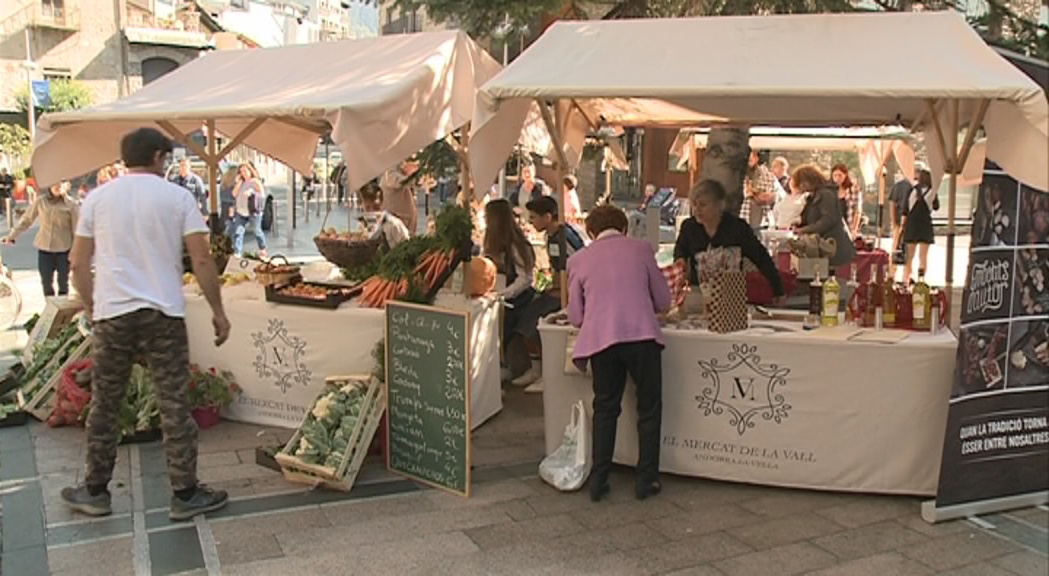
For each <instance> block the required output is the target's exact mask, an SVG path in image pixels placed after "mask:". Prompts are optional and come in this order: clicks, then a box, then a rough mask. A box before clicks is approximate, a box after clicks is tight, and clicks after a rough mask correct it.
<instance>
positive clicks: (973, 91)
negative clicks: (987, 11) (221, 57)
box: [470, 12, 1049, 494]
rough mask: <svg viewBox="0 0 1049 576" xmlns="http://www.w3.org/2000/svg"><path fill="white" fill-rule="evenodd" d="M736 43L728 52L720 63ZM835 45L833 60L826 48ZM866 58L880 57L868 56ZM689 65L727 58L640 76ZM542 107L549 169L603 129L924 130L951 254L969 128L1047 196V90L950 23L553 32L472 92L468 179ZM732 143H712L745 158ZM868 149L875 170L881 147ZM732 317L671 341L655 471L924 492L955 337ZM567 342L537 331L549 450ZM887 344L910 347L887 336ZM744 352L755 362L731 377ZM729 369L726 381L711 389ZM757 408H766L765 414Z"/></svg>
mask: <svg viewBox="0 0 1049 576" xmlns="http://www.w3.org/2000/svg"><path fill="white" fill-rule="evenodd" d="M911 34H913V35H918V36H922V37H927V38H935V39H936V41H935V42H934V43H933V44H931V45H930V46H931V48H929V49H928V50H922V51H920V52H919V53H915V52H914V51H913V50H912V49H911V48H910V47H907V46H905V45H902V44H901V45H899V46H893V45H885V43H884V41H883V40H884V38H887V37H894V36H897V35H903V36H908V35H911ZM740 38H746V39H747V42H744V43H740V42H739V39H740ZM730 45H731V46H734V47H735V49H733V50H730V51H725V50H724V47H725V46H730ZM831 45H833V46H840V47H842V49H836V50H827V46H831ZM872 45H879V46H882V47H883V48H885V50H881V51H871V50H869V46H872ZM886 50H887V51H886ZM894 50H895V52H894ZM686 53H691V54H695V53H699V54H719V56H720V57H719V58H691V59H689V58H685V59H678V60H677V61H675V67H673V68H672V69H669V68H666V67H658V66H652V63H653V62H660V61H663V60H664V59H665V58H666V55H667V54H686ZM768 53H776V54H779V55H780V56H781V57H782V58H785V59H788V60H790V61H798V62H805V63H806V69H809V70H834V71H835V73H834V74H831V75H826V74H822V75H820V74H817V75H816V76H818V80H814V79H813V78H815V76H812V75H807V74H804V73H799V72H798V70H797V69H796V68H792V67H779V68H775V67H773V68H768V67H759V68H755V67H754V62H756V61H758V60H759V59H760V56H759V55H761V54H768ZM959 61H963V62H965V63H966V66H965V67H964V68H960V67H959V66H958V65H957V62H959ZM899 62H908V66H906V67H905V68H900V67H899V66H898V63H899ZM610 70H615V73H614V74H610V73H609V71H610ZM668 70H672V72H668ZM872 79H875V80H873V81H872ZM872 82H875V83H874V84H872ZM536 109H538V110H539V113H540V114H541V115H542V116H543V120H544V122H545V125H546V127H547V131H548V133H549V135H550V137H551V140H552V141H553V143H554V144H555V145H554V146H553V154H552V156H553V157H554V159H555V160H556V162H557V163H558V166H559V168H560V169H561V170H562V171H568V170H571V169H572V168H573V167H574V166H575V165H576V164H577V163H578V161H579V158H580V154H581V150H582V147H581V146H580V145H579V143H581V142H582V138H583V137H584V135H585V133H586V132H587V131H591V132H593V131H598V130H601V129H603V128H606V127H609V126H613V127H614V126H648V125H659V126H678V127H684V126H701V127H719V126H727V127H729V128H732V129H733V130H734V132H733V134H736V133H740V132H742V133H743V134H745V133H746V129H748V128H749V127H754V126H781V127H795V128H798V127H819V126H828V125H839V126H890V125H902V126H908V127H910V128H911V130H912V131H921V132H924V134H925V142H926V144H927V147H928V149H929V153H930V164H931V167H932V172H933V180H934V181H938V180H939V178H940V176H941V175H943V174H944V173H947V174H948V176H949V179H948V182H949V185H948V188H949V191H948V214H949V221H948V232H949V238H948V244H949V246H948V254H949V255H950V254H953V253H952V252H951V246H950V245H951V244H952V241H953V234H954V231H955V226H954V203H955V195H956V187H957V182H958V179H959V177H960V176H961V174H962V167H964V166H966V164H967V161H968V159H969V157H970V156H971V154H973V149H974V147H975V146H974V144H975V142H976V138H977V136H978V134H984V135H986V139H987V144H986V157H987V158H988V159H989V160H991V161H994V162H996V163H997V164H998V165H999V166H1001V167H1002V168H1003V169H1004V170H1006V171H1007V172H1009V173H1010V174H1012V175H1013V176H1015V177H1016V178H1017V179H1018V180H1020V181H1022V182H1024V183H1025V184H1028V185H1030V186H1033V187H1035V188H1037V189H1041V190H1044V189H1046V188H1049V174H1047V173H1046V171H1045V158H1046V157H1049V105H1047V101H1046V98H1045V94H1044V92H1043V90H1042V88H1041V87H1040V86H1038V85H1036V84H1035V83H1034V82H1032V81H1031V80H1029V79H1028V78H1026V77H1024V76H1023V75H1022V74H1021V73H1019V72H1018V71H1017V70H1015V69H1014V68H1013V67H1012V66H1010V65H1009V64H1008V63H1007V62H1005V61H1004V60H1003V59H1001V58H1000V57H999V56H998V55H996V54H995V53H994V52H993V51H992V50H991V49H990V48H989V47H988V46H987V45H986V44H985V43H984V42H983V41H982V40H981V39H980V38H979V37H978V36H977V35H976V33H975V32H974V31H973V30H972V29H971V28H970V27H969V26H968V24H967V23H966V22H965V20H964V18H962V17H961V16H959V15H957V14H954V13H950V12H938V13H915V14H847V15H841V14H836V15H806V16H772V17H769V16H762V17H734V18H692V19H687V18H685V19H666V20H636V21H624V22H559V23H556V24H554V25H553V26H551V27H550V28H549V29H548V31H547V32H546V33H545V34H544V35H543V36H542V37H540V39H539V40H538V41H536V42H535V43H534V44H533V45H532V46H531V47H530V48H529V50H528V51H526V52H525V53H524V54H522V55H521V56H520V57H519V58H518V59H517V60H515V61H514V62H513V63H511V64H510V65H509V66H508V67H507V68H505V69H504V70H503V71H502V72H501V73H500V74H498V75H497V76H496V77H495V78H493V79H492V80H490V81H489V82H487V83H486V84H485V85H484V86H482V87H481V90H480V93H479V94H478V105H477V107H476V109H475V117H474V121H473V122H472V132H471V141H472V144H473V145H472V147H471V149H470V160H471V169H472V173H473V176H474V179H475V181H477V182H479V183H486V182H489V181H492V180H493V179H494V177H495V174H496V172H497V171H498V168H499V166H500V165H501V164H502V162H503V161H504V159H505V158H506V156H507V155H508V154H509V152H510V150H511V148H512V146H513V145H514V141H515V139H516V135H517V134H518V133H519V129H520V127H521V125H522V123H523V122H525V120H526V119H527V118H529V115H530V114H533V115H534V113H535V112H534V111H535V110H536ZM617 112H619V114H617ZM963 128H967V130H966V131H965V133H964V134H961V130H962V129H963ZM726 140H728V141H727V142H725V143H718V146H722V145H730V146H735V145H739V141H738V140H737V139H726ZM745 144H746V143H745V141H743V144H742V145H743V146H745ZM729 152H731V151H729ZM877 152H879V153H880V154H878V155H879V159H882V158H884V157H885V156H887V154H888V153H889V150H887V149H884V148H883V149H881V150H879V151H877ZM722 154H724V155H726V156H728V157H736V156H738V154H729V153H726V152H725V151H722ZM744 156H745V155H744ZM708 164H709V163H708ZM726 170H728V171H730V172H731V173H732V174H733V175H735V174H736V172H734V171H732V169H731V167H726ZM950 258H951V257H950V256H949V257H948V263H947V282H946V284H947V289H946V291H945V296H944V294H940V295H934V296H933V297H932V298H930V292H932V293H935V290H931V291H930V288H929V287H928V286H922V290H921V291H919V290H917V289H915V290H914V292H913V294H912V293H909V292H908V293H906V297H905V299H906V300H907V301H910V299H911V298H912V297H913V298H914V302H915V304H916V306H919V309H921V310H923V311H924V313H925V315H924V316H922V317H921V318H920V322H919V321H915V322H914V324H922V325H927V324H929V323H930V318H929V316H928V314H929V311H930V309H933V310H934V311H935V310H939V314H940V318H939V319H935V316H933V319H932V321H931V324H932V325H936V324H938V323H941V322H942V319H943V317H944V316H945V312H944V311H945V310H946V305H945V303H944V301H945V300H946V301H947V302H946V304H949V299H950V295H951V278H952V266H953V260H951V259H950ZM736 273H737V274H738V269H737V271H736ZM701 284H703V282H702V281H701ZM828 284H831V283H830V282H828V283H825V284H824V286H826V285H828ZM919 284H921V283H919ZM838 290H839V287H838V285H837V284H836V283H835V286H834V289H833V291H831V290H829V289H823V292H822V294H823V295H822V297H821V296H820V293H819V289H817V293H816V294H814V296H815V297H814V298H813V301H814V302H815V303H816V305H817V307H818V308H822V309H823V311H822V313H821V312H820V310H817V311H816V314H815V316H816V318H815V324H814V325H817V326H818V325H819V324H820V323H821V319H820V316H824V317H827V316H829V315H833V318H834V321H833V322H828V323H831V324H834V323H838V322H839V308H838V304H839V300H838V296H839V295H840V294H839V293H838ZM889 292H890V291H887V292H886V294H888V293H889ZM831 293H832V294H833V298H828V294H831ZM887 297H888V296H887ZM706 298H707V297H706V294H704V295H703V300H704V302H705V301H706ZM827 302H830V303H831V304H830V305H828V304H827ZM930 302H932V303H935V305H934V306H932V308H930ZM893 308H895V306H892V307H888V308H886V309H885V310H889V309H893ZM733 309H734V310H737V309H738V310H742V312H741V313H740V314H739V315H738V316H736V317H734V318H733V322H732V325H731V326H721V330H720V331H722V332H734V331H735V334H724V335H717V334H713V333H709V332H706V331H705V330H691V329H686V330H678V329H667V330H666V338H667V349H666V351H665V352H664V359H663V368H664V371H663V373H664V377H663V383H664V384H663V386H664V388H663V399H664V400H663V434H664V442H663V447H662V454H663V456H662V458H663V460H662V467H663V469H664V470H669V471H674V472H678V473H683V474H695V475H703V476H711V477H716V478H725V479H732V480H741V481H748V482H761V483H768V484H778V485H785V486H804V487H812V488H826V489H841V490H856V491H877V492H900V493H917V494H929V493H933V492H935V484H936V472H937V465H936V464H937V462H938V458H939V454H940V448H941V447H942V445H943V436H942V430H943V424H944V422H945V416H946V405H945V399H946V398H947V397H948V396H949V392H948V390H949V386H950V375H951V374H952V372H953V366H954V358H955V355H956V343H955V341H954V338H953V336H951V335H949V334H945V333H941V334H939V335H928V333H919V332H913V333H910V334H908V333H902V332H896V331H893V330H880V329H866V331H865V332H863V333H864V334H868V333H869V335H868V336H863V337H862V338H861V341H856V337H853V336H852V335H851V334H848V331H849V330H852V328H846V327H838V328H829V327H828V328H822V329H818V330H815V331H813V332H811V333H803V332H801V325H802V323H801V322H791V323H790V328H789V329H788V332H789V334H765V333H764V332H765V331H767V330H768V328H766V329H764V330H759V331H758V332H760V333H755V331H754V330H750V331H745V330H746V329H745V326H746V323H747V315H746V308H745V305H743V304H742V303H740V305H739V306H738V307H737V306H733ZM901 309H902V308H901ZM738 310H737V311H738ZM830 310H832V311H833V312H830ZM894 311H895V310H894ZM886 313H887V312H886ZM867 314H869V311H868V313H867ZM916 316H917V313H916ZM869 318H870V316H868V315H866V314H864V315H861V316H860V317H859V318H858V319H857V323H858V324H860V325H866V324H868V322H869ZM737 323H738V324H739V325H742V326H743V327H744V328H743V330H744V331H742V332H740V331H738V330H740V328H739V326H737ZM806 323H807V324H809V326H810V327H812V326H814V325H813V324H812V323H811V322H806ZM843 324H844V323H843ZM871 324H872V325H873V324H874V323H871ZM878 324H879V326H878V328H880V327H881V326H880V322H879V323H878ZM900 324H902V322H901V323H900ZM900 324H897V326H900ZM890 325H892V324H890V323H888V322H886V324H885V326H890ZM926 329H927V328H926ZM857 330H859V329H858V328H857ZM568 332H569V330H568V329H567V328H557V327H550V326H544V327H543V328H542V338H543V377H544V390H545V392H544V408H545V418H546V420H547V441H548V442H547V444H548V445H547V449H548V451H550V450H552V449H553V448H554V447H555V446H554V444H556V442H557V440H556V439H557V438H559V437H560V434H561V431H562V430H563V429H564V426H565V424H566V423H567V419H568V416H569V413H570V409H571V406H572V403H573V402H574V401H576V400H579V399H583V398H588V397H589V394H590V392H589V389H590V386H589V380H590V379H589V377H588V376H566V375H565V353H566V347H567V346H568ZM843 333H845V334H844V335H843ZM893 335H898V336H905V338H904V339H902V340H901V341H896V340H891V338H893V337H894V336H893ZM866 338H873V339H875V340H879V339H887V340H890V343H888V344H887V343H877V344H876V343H873V342H870V341H862V340H863V339H866ZM734 346H735V348H734ZM744 347H746V348H744ZM750 347H754V348H753V349H752V348H750ZM754 354H757V355H758V356H760V358H761V360H760V361H759V360H758V359H757V358H754V357H753V355H754ZM744 356H746V357H748V358H751V360H752V361H753V363H754V364H759V363H760V364H761V366H759V367H758V369H754V368H753V367H752V366H750V365H747V368H746V369H743V368H741V367H740V366H733V365H734V364H736V363H738V362H741V361H742V360H741V358H742V357H744ZM701 361H702V362H705V363H707V364H706V365H707V366H708V369H706V374H707V376H706V379H707V381H710V380H711V379H712V378H713V380H714V382H715V383H717V382H720V383H721V384H720V388H718V390H719V391H713V392H709V393H708V394H710V393H713V394H714V395H715V398H716V400H715V399H711V398H709V397H708V396H704V390H705V389H707V388H710V386H709V385H708V386H707V388H704V387H703V386H702V385H701V380H702V379H703V378H704V376H703V374H704V368H703V365H702V364H699V363H700V362H701ZM715 361H716V362H717V364H715ZM744 364H745V363H744ZM772 364H775V365H776V366H775V367H773V366H771V365H772ZM723 366H733V367H732V368H728V372H729V373H728V374H726V375H724V377H721V376H720V375H719V372H720V370H719V369H720V368H721V367H723ZM715 367H716V368H718V369H714V368H715ZM845 367H847V368H845ZM887 367H889V368H887ZM697 369H698V370H697ZM887 369H891V371H892V372H891V373H887V372H886V370H887ZM733 370H737V371H736V372H733ZM846 370H847V372H846ZM769 372H771V373H772V374H769ZM774 374H778V376H775V375H774ZM780 377H782V380H779V378H780ZM856 384H859V386H857V385H856ZM762 394H763V395H764V396H765V399H766V400H767V401H768V404H769V405H768V409H765V408H761V406H762V405H763V404H761V403H759V400H760V399H761V397H762ZM733 395H735V396H736V398H735V399H733V398H732V396H733ZM631 397H632V394H631V393H630V392H628V393H627V395H626V398H631ZM751 398H754V400H751ZM728 404H731V405H732V406H733V408H732V409H730V408H729V407H728ZM748 406H749V407H748ZM697 410H703V411H704V412H705V411H707V410H709V413H707V414H705V415H702V416H701V415H700V414H697V412H696V411H697ZM734 410H735V411H734ZM752 410H754V411H752ZM632 412H633V410H632V406H631V402H630V401H628V402H627V405H626V406H625V407H624V410H623V416H621V417H620V423H619V425H620V432H621V436H620V439H619V442H618V445H617V455H616V458H617V460H619V461H621V462H631V461H632V458H633V457H634V455H635V454H634V448H635V444H634V439H633V436H632V434H633V433H632V432H631V433H628V432H627V430H629V429H631V428H632V427H633V415H632ZM748 422H749V423H750V424H753V427H750V426H748ZM730 450H735V451H736V452H735V454H732V453H731V452H729V451H730ZM719 451H721V453H718V452H719Z"/></svg>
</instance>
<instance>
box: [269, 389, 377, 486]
mask: <svg viewBox="0 0 1049 576" xmlns="http://www.w3.org/2000/svg"><path fill="white" fill-rule="evenodd" d="M347 380H349V381H353V382H367V387H368V389H367V392H366V393H365V396H364V399H363V401H362V402H361V410H360V415H359V416H358V418H357V421H356V424H355V425H354V428H353V431H352V433H351V434H350V436H349V440H348V442H347V443H346V449H345V450H344V451H343V453H342V459H341V463H340V464H339V466H338V467H337V468H332V467H329V466H323V465H320V464H310V463H307V462H303V461H302V460H300V459H299V458H298V457H297V456H295V451H296V449H297V448H298V446H299V442H300V440H302V437H303V427H304V426H305V425H306V424H307V422H309V421H310V419H311V413H312V412H313V409H314V408H315V407H316V406H317V402H320V401H321V400H322V399H323V398H325V397H326V395H327V393H328V392H330V391H331V390H333V389H337V388H338V385H337V384H336V383H340V384H341V383H344V382H346V381H347ZM325 383H326V384H327V386H325V392H324V393H322V394H321V395H320V396H319V397H318V399H317V402H315V403H314V405H313V406H311V407H310V412H309V413H307V414H306V417H305V418H304V419H303V423H302V426H300V427H299V429H298V430H296V431H295V434H294V435H293V436H292V437H291V440H289V441H288V443H287V445H285V446H284V449H283V450H281V451H280V452H279V453H277V455H276V457H275V459H276V460H277V463H278V464H280V468H281V472H282V473H283V474H284V479H285V480H287V481H289V482H295V483H297V484H308V485H310V486H318V485H323V486H326V487H328V488H332V489H334V490H340V491H343V492H349V491H350V490H352V489H353V483H354V482H355V481H356V479H357V474H358V473H359V472H360V470H361V465H362V464H363V463H364V459H365V457H366V456H367V455H368V448H369V446H370V445H371V443H372V439H373V438H374V437H375V432H376V430H378V428H379V422H380V421H381V420H382V416H383V413H384V412H385V411H386V396H385V394H383V393H382V390H383V387H382V383H381V382H379V381H378V380H376V379H375V378H373V377H372V376H370V375H369V376H364V375H361V376H352V377H349V378H347V377H329V378H326V379H325Z"/></svg>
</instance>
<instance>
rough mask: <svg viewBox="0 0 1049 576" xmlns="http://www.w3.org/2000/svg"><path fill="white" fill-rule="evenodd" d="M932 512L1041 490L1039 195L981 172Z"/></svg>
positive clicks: (1048, 232) (1048, 388)
mask: <svg viewBox="0 0 1049 576" xmlns="http://www.w3.org/2000/svg"><path fill="white" fill-rule="evenodd" d="M961 305H962V309H961V332H960V334H959V338H958V355H957V362H956V364H955V374H954V383H953V387H952V392H951V400H950V408H949V410H948V416H947V431H946V436H945V439H944V444H943V459H942V463H941V466H940V481H939V489H938V491H937V495H936V507H937V508H944V507H949V506H960V505H965V504H970V503H975V502H978V501H986V500H993V499H999V498H1011V497H1017V496H1023V495H1027V494H1037V493H1041V492H1045V491H1046V490H1049V467H1047V466H1046V462H1049V422H1047V416H1049V348H1047V346H1049V344H1047V342H1049V194H1046V193H1045V192H1042V191H1039V190H1035V189H1033V188H1029V187H1027V186H1024V185H1022V184H1020V183H1018V182H1017V181H1016V180H1014V179H1013V178H1011V177H1010V176H1008V175H1007V174H1005V173H1003V172H1001V171H991V170H988V171H987V172H985V174H984V179H983V184H982V185H981V186H980V194H979V197H978V203H977V208H976V214H975V216H974V220H973V231H972V247H971V251H970V257H969V270H968V273H967V276H966V281H965V290H964V293H963V296H962V302H961Z"/></svg>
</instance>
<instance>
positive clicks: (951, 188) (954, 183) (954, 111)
mask: <svg viewBox="0 0 1049 576" xmlns="http://www.w3.org/2000/svg"><path fill="white" fill-rule="evenodd" d="M958 106H959V103H958V99H957V98H955V99H953V100H951V101H950V122H951V124H950V132H949V133H948V134H947V137H948V139H949V144H948V145H949V146H950V148H948V149H947V150H945V151H944V159H945V160H948V162H947V167H948V169H949V170H950V176H949V180H948V184H947V283H946V284H947V294H946V295H945V296H946V297H947V307H948V309H949V308H950V306H951V300H952V298H953V293H954V235H955V222H954V209H955V205H956V203H957V196H958V172H960V171H961V168H962V167H961V166H960V165H959V164H958ZM938 125H939V124H937V126H938ZM948 150H949V152H948ZM938 184H939V183H937V185H938Z"/></svg>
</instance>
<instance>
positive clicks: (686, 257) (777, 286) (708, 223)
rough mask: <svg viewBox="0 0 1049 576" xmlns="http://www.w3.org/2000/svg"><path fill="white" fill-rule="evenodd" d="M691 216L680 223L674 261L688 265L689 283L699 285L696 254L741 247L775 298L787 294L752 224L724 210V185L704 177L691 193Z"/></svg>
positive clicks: (777, 271)
mask: <svg viewBox="0 0 1049 576" xmlns="http://www.w3.org/2000/svg"><path fill="white" fill-rule="evenodd" d="M689 201H690V202H691V204H692V218H689V219H688V220H685V221H684V222H682V223H681V230H680V231H679V232H678V236H677V242H676V243H675V244H674V260H676V261H678V262H683V263H685V265H686V266H687V267H688V282H689V283H691V284H692V285H693V286H695V285H698V284H699V273H698V271H697V270H696V254H697V253H699V252H704V251H706V250H709V249H710V248H728V247H739V249H740V252H741V253H742V255H743V257H744V258H747V259H748V260H750V261H751V262H753V263H754V265H756V266H757V267H758V270H760V271H761V274H762V275H763V276H765V279H767V280H768V282H769V285H770V286H772V291H773V293H775V295H776V298H777V299H778V298H782V297H783V296H784V292H783V283H782V281H781V280H780V276H779V270H776V264H775V263H774V262H773V261H772V257H771V256H769V252H768V250H767V249H766V248H765V246H763V245H762V244H761V241H760V240H758V237H757V236H755V235H754V230H752V229H751V227H750V225H749V224H747V223H746V222H744V221H743V220H741V219H739V217H737V216H734V215H732V214H729V213H728V212H725V188H724V187H723V186H722V185H721V184H719V183H718V182H716V181H714V180H703V181H701V182H700V183H699V184H696V187H695V188H693V189H692V191H691V192H690V193H689Z"/></svg>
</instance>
